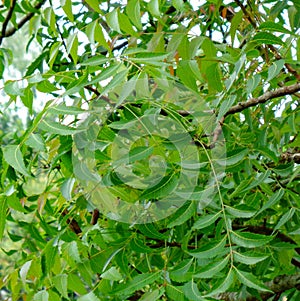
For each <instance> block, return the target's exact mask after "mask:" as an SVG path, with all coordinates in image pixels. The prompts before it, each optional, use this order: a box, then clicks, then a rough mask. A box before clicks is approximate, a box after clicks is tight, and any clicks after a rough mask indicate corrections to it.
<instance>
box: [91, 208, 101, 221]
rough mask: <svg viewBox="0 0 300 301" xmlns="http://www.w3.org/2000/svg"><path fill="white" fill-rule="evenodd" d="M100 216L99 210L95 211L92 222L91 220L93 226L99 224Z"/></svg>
mask: <svg viewBox="0 0 300 301" xmlns="http://www.w3.org/2000/svg"><path fill="white" fill-rule="evenodd" d="M99 216H100V213H99V210H98V209H94V211H93V215H92V220H91V224H92V225H96V224H97V221H98V219H99Z"/></svg>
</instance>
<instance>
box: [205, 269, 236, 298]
mask: <svg viewBox="0 0 300 301" xmlns="http://www.w3.org/2000/svg"><path fill="white" fill-rule="evenodd" d="M233 280H234V272H233V270H232V269H231V270H230V271H229V273H228V274H227V276H226V277H225V278H224V279H222V280H221V281H220V282H219V283H218V284H217V285H216V286H215V287H213V290H212V291H211V292H210V293H209V294H206V295H205V297H209V296H214V295H218V294H220V293H224V292H227V291H228V289H229V288H230V286H231V284H232V283H233Z"/></svg>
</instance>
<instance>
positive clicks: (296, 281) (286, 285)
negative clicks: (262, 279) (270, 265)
mask: <svg viewBox="0 0 300 301" xmlns="http://www.w3.org/2000/svg"><path fill="white" fill-rule="evenodd" d="M265 286H266V287H268V288H269V289H270V290H271V291H273V293H271V292H261V293H260V297H261V299H262V300H264V301H265V300H268V299H269V298H271V297H273V296H276V295H279V294H282V293H284V292H285V291H288V290H290V289H292V288H297V289H299V286H300V274H295V275H280V276H277V277H276V278H275V279H273V280H271V281H268V282H266V283H265ZM217 298H218V299H220V300H224V301H239V300H243V301H256V300H257V298H256V297H254V296H250V295H249V294H248V295H247V296H246V298H245V297H244V296H240V295H239V293H236V292H232V293H229V292H228V293H222V294H220V295H219V296H217Z"/></svg>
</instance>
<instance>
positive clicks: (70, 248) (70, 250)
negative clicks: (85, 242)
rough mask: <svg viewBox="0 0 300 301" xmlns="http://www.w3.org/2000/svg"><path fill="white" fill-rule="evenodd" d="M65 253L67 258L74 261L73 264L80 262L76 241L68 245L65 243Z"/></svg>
mask: <svg viewBox="0 0 300 301" xmlns="http://www.w3.org/2000/svg"><path fill="white" fill-rule="evenodd" d="M66 252H67V254H68V256H69V257H70V258H71V259H72V260H74V262H77V263H79V262H81V258H80V254H79V250H78V245H77V242H76V241H71V242H69V243H66Z"/></svg>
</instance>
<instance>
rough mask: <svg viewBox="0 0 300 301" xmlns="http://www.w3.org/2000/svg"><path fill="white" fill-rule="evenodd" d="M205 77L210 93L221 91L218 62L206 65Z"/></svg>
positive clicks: (222, 88)
mask: <svg viewBox="0 0 300 301" xmlns="http://www.w3.org/2000/svg"><path fill="white" fill-rule="evenodd" d="M206 78H207V81H208V88H209V91H210V92H211V93H215V92H221V91H223V90H224V87H223V84H222V81H221V76H220V69H219V66H218V64H211V65H210V66H208V67H207V69H206Z"/></svg>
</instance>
